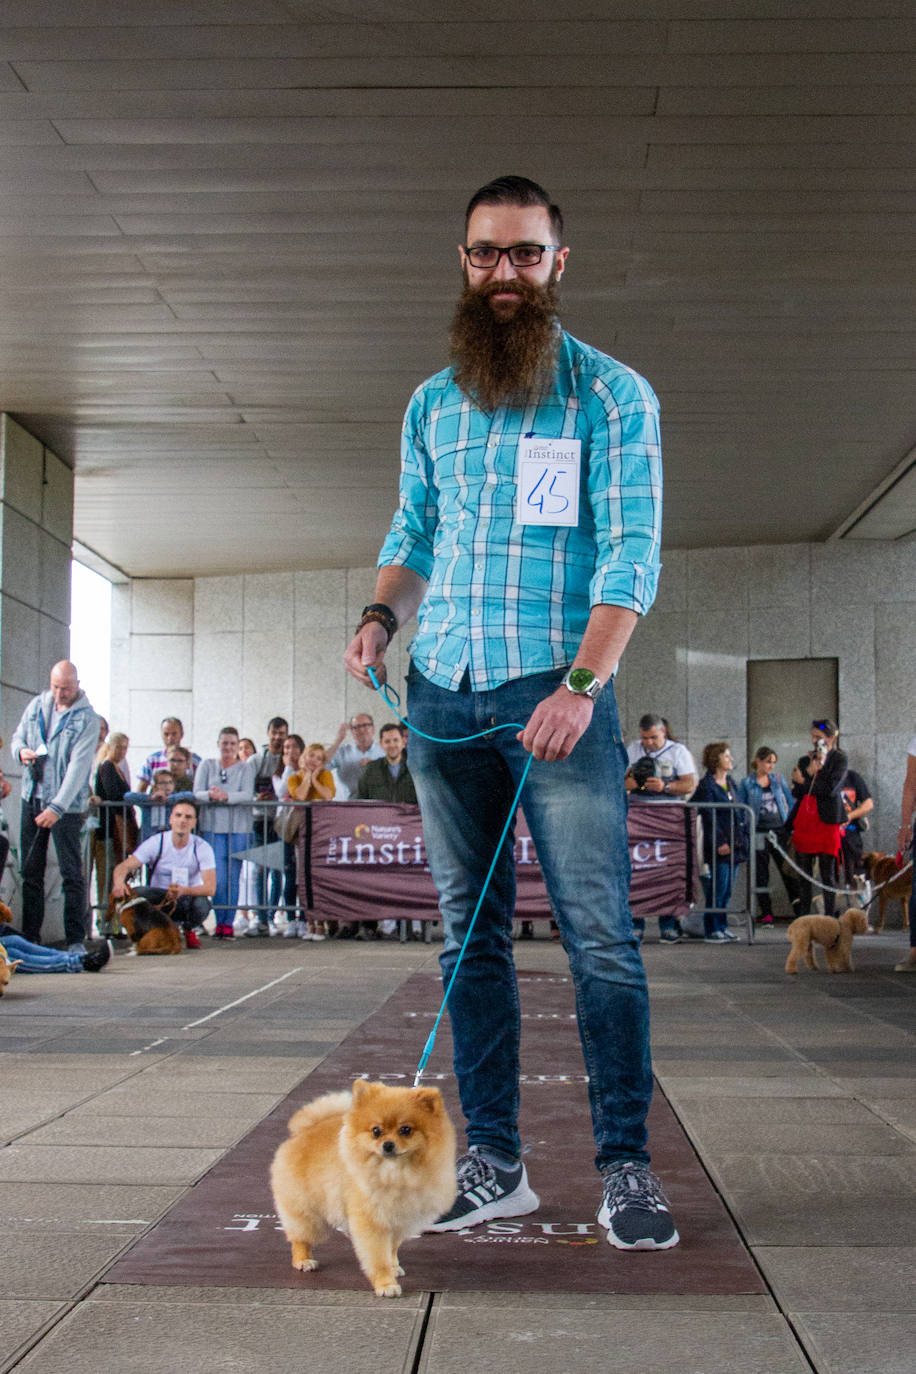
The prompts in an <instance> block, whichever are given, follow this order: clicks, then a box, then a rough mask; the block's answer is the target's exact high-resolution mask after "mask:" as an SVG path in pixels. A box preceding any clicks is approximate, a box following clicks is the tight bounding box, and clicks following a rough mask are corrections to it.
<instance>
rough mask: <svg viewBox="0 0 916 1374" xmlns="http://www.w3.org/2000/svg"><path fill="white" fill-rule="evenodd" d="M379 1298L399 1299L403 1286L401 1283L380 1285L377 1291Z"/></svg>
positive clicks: (376, 1294)
mask: <svg viewBox="0 0 916 1374" xmlns="http://www.w3.org/2000/svg"><path fill="white" fill-rule="evenodd" d="M375 1296H376V1297H377V1298H399V1297H400V1296H401V1285H400V1284H399V1283H380V1284H378V1285H377V1287H376V1290H375Z"/></svg>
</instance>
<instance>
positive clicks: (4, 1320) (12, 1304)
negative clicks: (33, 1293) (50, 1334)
mask: <svg viewBox="0 0 916 1374" xmlns="http://www.w3.org/2000/svg"><path fill="white" fill-rule="evenodd" d="M64 1310H65V1308H64V1305H63V1304H61V1303H58V1302H53V1301H51V1302H48V1301H41V1302H39V1301H35V1302H27V1301H21V1300H20V1301H12V1300H7V1299H6V1298H2V1299H0V1363H6V1362H7V1361H10V1362H12V1361H13V1360H14V1359H15V1357H16V1355H17V1354H18V1353H19V1352H20V1351H21V1350H22V1349H23V1347H24V1346H26V1345H28V1344H30V1343H31V1342H32V1341H33V1340H34V1339H35V1337H36V1336H37V1335H38V1334H39V1333H40V1332H41V1331H43V1330H44V1329H45V1328H46V1327H47V1326H48V1324H49V1323H50V1322H52V1321H53V1320H54V1318H55V1317H56V1316H57V1315H58V1313H60V1312H63V1311H64Z"/></svg>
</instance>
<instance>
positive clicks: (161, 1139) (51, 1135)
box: [22, 1112, 248, 1153]
mask: <svg viewBox="0 0 916 1374" xmlns="http://www.w3.org/2000/svg"><path fill="white" fill-rule="evenodd" d="M247 1130H248V1126H247V1123H242V1124H241V1125H240V1124H239V1122H238V1120H235V1121H232V1120H228V1119H224V1118H220V1117H215V1118H214V1117H193V1118H191V1119H188V1118H186V1117H180V1116H152V1117H151V1116H145V1117H142V1118H139V1119H138V1118H135V1117H130V1116H97V1115H93V1114H90V1113H88V1112H87V1113H85V1114H83V1115H80V1116H77V1115H74V1114H72V1113H71V1114H68V1115H67V1116H63V1117H60V1118H59V1119H58V1120H56V1121H52V1122H50V1124H49V1125H47V1126H43V1127H41V1128H40V1129H39V1130H37V1131H31V1132H30V1133H29V1134H28V1136H27V1137H25V1138H24V1140H23V1141H22V1143H23V1144H28V1145H96V1146H98V1147H99V1149H100V1150H101V1151H102V1152H103V1153H104V1152H105V1151H107V1150H108V1149H120V1148H122V1147H124V1146H129V1147H131V1148H136V1147H138V1146H150V1147H156V1148H160V1147H162V1146H170V1147H176V1146H181V1147H190V1148H193V1149H207V1148H213V1149H224V1148H227V1147H228V1146H230V1145H234V1144H235V1142H236V1141H237V1140H239V1139H240V1138H241V1137H242V1136H243V1135H244V1134H245V1132H246V1131H247Z"/></svg>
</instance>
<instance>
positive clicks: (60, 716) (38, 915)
mask: <svg viewBox="0 0 916 1374" xmlns="http://www.w3.org/2000/svg"><path fill="white" fill-rule="evenodd" d="M98 739H99V718H98V716H97V715H96V713H95V711H94V710H93V709H92V707H91V706H90V704H89V698H88V697H87V696H86V693H85V692H84V691H83V690H82V688H81V687H80V684H79V677H78V675H77V671H76V668H75V666H74V665H73V664H72V663H70V662H68V661H67V660H66V659H64V660H62V661H61V662H60V663H55V665H54V667H53V668H52V669H51V685H50V690H49V691H47V692H40V693H39V694H38V696H36V697H33V698H32V700H31V701H30V702H29V704H28V706H27V707H26V708H25V710H24V711H23V713H22V719H21V720H20V722H19V724H18V725H17V726H16V730H15V733H14V735H13V738H12V740H11V741H10V750H11V752H12V755H13V758H15V759H18V760H19V762H20V763H22V764H24V765H25V772H24V773H23V777H22V813H21V829H20V837H19V846H20V853H21V854H22V933H23V935H24V936H25V938H26V939H27V940H31V941H32V943H33V944H38V943H39V942H40V935H41V925H42V921H43V920H44V914H45V890H44V889H45V865H46V863H47V857H48V840H49V837H50V836H52V835H53V837H54V848H55V849H56V851H57V862H58V864H59V866H60V876H61V882H62V884H63V889H64V937H65V939H66V941H67V948H68V949H69V950H70V952H71V953H76V954H85V953H86V947H85V945H84V944H83V941H84V940H85V937H86V924H85V909H86V891H85V888H86V882H85V877H84V874H83V863H82V850H81V843H80V830H81V828H82V824H83V813H84V812H85V811H86V810H87V808H88V805H89V777H90V774H91V772H92V762H93V759H94V757H95V751H96V746H97V744H98Z"/></svg>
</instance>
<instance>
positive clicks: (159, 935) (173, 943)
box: [108, 883, 184, 954]
mask: <svg viewBox="0 0 916 1374" xmlns="http://www.w3.org/2000/svg"><path fill="white" fill-rule="evenodd" d="M125 887H126V888H127V898H126V900H125V901H123V902H118V901H116V900H115V898H114V897H110V898H109V900H108V919H109V921H110V923H111V928H112V929H115V928H116V927H117V925H118V924H120V925H122V926H123V927H124V929H125V930H126V931H127V934H128V935H129V936H130V939H131V943H132V944H133V947H134V952H135V953H137V954H180V953H181V951H182V949H183V948H184V945H183V944H182V940H181V931H180V930H179V929H178V927H177V925H176V924H175V922H174V921H173V920H172V918H171V916H169V915H167V913H166V912H165V911H163V910H162V908H161V907H158V906H153V904H152V902H148V901H147V900H146V898H145V897H134V896H133V894H132V893H131V890H130V888H129V887H127V884H126V883H125Z"/></svg>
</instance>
